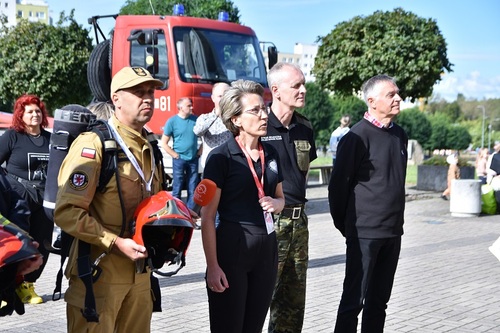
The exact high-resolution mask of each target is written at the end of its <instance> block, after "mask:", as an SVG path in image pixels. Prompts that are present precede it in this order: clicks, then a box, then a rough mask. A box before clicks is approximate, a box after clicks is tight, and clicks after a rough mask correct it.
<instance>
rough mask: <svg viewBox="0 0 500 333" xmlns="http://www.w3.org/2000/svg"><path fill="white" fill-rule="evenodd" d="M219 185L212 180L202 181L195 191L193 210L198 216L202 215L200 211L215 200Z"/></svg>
mask: <svg viewBox="0 0 500 333" xmlns="http://www.w3.org/2000/svg"><path fill="white" fill-rule="evenodd" d="M216 189H217V185H216V184H215V183H214V182H213V181H212V180H210V179H202V180H201V182H200V183H199V184H198V186H196V189H195V190H194V196H193V201H194V203H195V205H194V208H193V210H194V211H195V212H196V214H198V215H199V214H200V209H201V207H203V206H206V205H208V204H209V203H210V201H212V200H213V198H214V196H215V190H216Z"/></svg>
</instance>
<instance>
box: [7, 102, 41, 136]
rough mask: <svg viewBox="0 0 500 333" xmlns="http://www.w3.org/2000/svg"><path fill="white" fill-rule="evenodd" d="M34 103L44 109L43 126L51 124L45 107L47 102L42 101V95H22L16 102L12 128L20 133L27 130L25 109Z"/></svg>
mask: <svg viewBox="0 0 500 333" xmlns="http://www.w3.org/2000/svg"><path fill="white" fill-rule="evenodd" d="M32 104H34V105H36V106H38V107H39V108H40V110H41V111H42V122H41V128H45V127H47V126H49V120H48V118H47V117H48V116H47V110H46V109H45V103H43V102H42V100H41V99H40V97H38V96H36V95H22V96H21V97H19V98H18V99H17V100H16V102H15V103H14V112H13V114H12V126H11V128H12V129H14V130H15V131H16V132H18V133H25V132H26V124H25V123H24V121H23V116H24V110H25V108H26V106H27V105H32Z"/></svg>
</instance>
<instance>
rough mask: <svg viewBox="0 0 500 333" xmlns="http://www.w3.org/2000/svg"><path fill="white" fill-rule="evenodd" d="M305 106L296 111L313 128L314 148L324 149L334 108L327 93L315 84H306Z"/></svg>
mask: <svg viewBox="0 0 500 333" xmlns="http://www.w3.org/2000/svg"><path fill="white" fill-rule="evenodd" d="M306 89H307V96H306V105H305V106H304V107H303V108H302V109H300V110H298V111H299V112H300V113H301V114H303V115H304V116H306V117H307V119H309V121H310V122H311V125H312V126H313V128H314V134H315V138H314V139H315V143H316V146H317V147H318V148H319V147H322V146H323V147H326V146H328V141H329V140H330V134H331V127H330V124H331V123H332V115H333V114H334V107H333V104H332V101H331V99H330V96H329V95H328V92H326V91H325V90H323V89H321V88H320V87H319V86H318V85H317V84H316V83H313V82H307V83H306Z"/></svg>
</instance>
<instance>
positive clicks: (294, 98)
mask: <svg viewBox="0 0 500 333" xmlns="http://www.w3.org/2000/svg"><path fill="white" fill-rule="evenodd" d="M268 83H269V87H270V88H271V92H272V94H273V101H272V105H271V111H272V112H270V113H269V121H268V125H267V135H266V136H264V137H262V139H261V140H262V141H266V142H267V143H270V144H271V145H272V146H274V147H275V148H276V150H277V151H278V153H279V156H280V164H281V170H282V172H283V175H284V180H283V192H284V194H285V208H284V209H283V211H282V212H281V214H279V215H277V216H275V223H274V224H275V225H274V227H275V230H276V237H277V238H278V260H279V263H278V277H277V280H276V287H275V290H274V294H273V299H272V302H271V312H270V319H269V332H300V331H301V330H302V324H303V321H304V310H305V301H306V272H307V264H308V241H309V230H308V228H307V225H308V220H307V216H306V214H305V212H304V205H305V203H306V201H307V199H306V185H307V172H308V170H309V164H310V162H311V161H313V160H314V159H316V157H317V156H316V146H315V144H314V137H313V136H314V133H313V129H312V126H311V123H310V122H309V121H308V120H307V119H306V118H305V117H304V116H302V115H300V114H299V113H297V112H295V109H296V108H301V107H303V106H304V105H305V97H306V87H305V79H304V74H303V73H302V71H301V70H300V68H299V67H297V66H295V65H293V64H289V63H284V62H279V63H277V64H276V65H274V66H273V68H271V70H270V71H269V74H268Z"/></svg>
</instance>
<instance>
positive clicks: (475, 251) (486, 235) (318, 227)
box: [0, 186, 500, 333]
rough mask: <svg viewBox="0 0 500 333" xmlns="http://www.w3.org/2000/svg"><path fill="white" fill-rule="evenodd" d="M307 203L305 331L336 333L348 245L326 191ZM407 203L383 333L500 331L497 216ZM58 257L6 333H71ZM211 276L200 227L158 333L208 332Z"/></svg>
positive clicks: (443, 204) (157, 320) (4, 325)
mask: <svg viewBox="0 0 500 333" xmlns="http://www.w3.org/2000/svg"><path fill="white" fill-rule="evenodd" d="M308 198H309V199H310V201H309V203H308V205H307V211H308V215H309V218H310V262H309V270H308V292H307V303H306V314H305V321H304V329H303V332H306V333H316V332H332V331H333V325H334V320H335V313H336V310H337V306H338V302H339V298H340V294H341V288H342V281H343V277H344V266H345V265H344V263H345V255H344V251H345V247H344V239H343V238H342V236H341V235H340V233H339V232H338V231H337V230H336V229H335V228H334V226H333V223H332V220H331V217H330V214H329V209H328V201H327V188H326V186H315V187H314V186H313V187H310V188H309V189H308ZM415 199H417V200H415ZM407 200H408V201H407V208H406V224H405V235H404V236H403V245H402V251H401V259H400V261H399V267H398V271H397V273H396V279H395V285H394V290H393V295H392V298H391V301H390V302H389V305H388V311H387V320H386V329H385V332H388V333H396V332H397V333H400V332H418V333H427V332H428V333H430V332H433V333H434V332H439V333H440V332H454V333H466V332H471V333H472V332H474V333H478V332H500V290H499V288H500V262H499V261H498V260H497V259H496V258H495V257H494V256H493V255H492V254H491V253H490V252H489V250H488V247H489V246H490V245H491V244H492V243H493V242H494V241H495V240H496V239H497V238H498V237H499V236H500V216H498V215H496V216H480V217H471V218H458V217H452V216H451V214H450V212H449V201H443V200H441V199H440V198H439V193H425V192H418V191H414V190H412V189H408V196H407ZM58 260H59V257H58V256H51V258H50V259H49V263H48V265H47V267H46V269H45V271H44V273H43V274H42V277H41V279H40V280H39V282H38V283H37V286H36V290H37V292H38V293H39V294H40V295H43V298H44V300H45V301H46V302H45V303H44V304H41V305H27V306H26V314H25V315H23V316H18V315H13V316H10V317H4V318H1V319H0V322H1V326H0V327H1V329H0V330H1V331H2V332H12V333H14V332H15V333H18V332H66V320H65V303H64V301H63V300H59V301H56V302H54V301H52V300H51V295H52V290H53V289H54V281H55V276H56V273H57V270H58V268H59V262H58ZM204 270H205V260H204V256H203V250H202V245H201V237H200V232H199V231H195V234H194V236H193V239H192V242H191V246H190V249H189V251H188V255H187V265H186V267H185V268H183V269H182V270H181V271H180V272H179V274H177V275H176V276H174V277H170V278H160V284H161V288H162V296H163V299H162V302H163V312H161V313H155V314H153V321H152V328H151V331H152V332H169V333H186V332H197V333H198V332H209V322H208V304H207V297H206V291H205V285H204V280H203V278H204ZM66 286H67V282H65V284H64V286H63V290H65V288H66ZM266 325H267V322H266ZM265 327H266V326H265ZM264 331H266V330H264ZM138 333H140V332H138Z"/></svg>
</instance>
